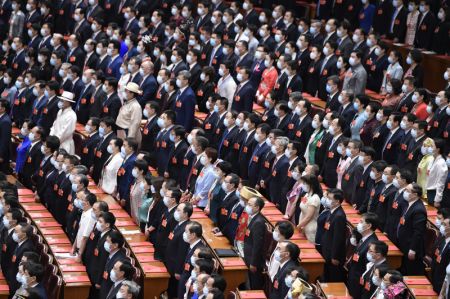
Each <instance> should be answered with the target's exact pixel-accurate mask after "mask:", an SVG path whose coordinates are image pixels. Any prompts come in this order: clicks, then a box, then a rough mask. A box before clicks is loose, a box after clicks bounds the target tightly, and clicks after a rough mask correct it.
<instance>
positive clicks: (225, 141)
mask: <svg viewBox="0 0 450 299" xmlns="http://www.w3.org/2000/svg"><path fill="white" fill-rule="evenodd" d="M236 118H237V113H236V112H234V111H231V112H227V114H226V117H225V120H224V124H225V127H226V129H225V131H224V132H223V135H222V139H221V140H220V142H219V146H218V155H219V158H220V159H222V160H225V161H228V162H230V163H231V162H232V161H233V157H232V156H233V145H234V143H235V139H236V137H237V135H238V132H239V128H238V127H237V126H236Z"/></svg>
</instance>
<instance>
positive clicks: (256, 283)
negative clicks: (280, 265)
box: [248, 269, 264, 290]
mask: <svg viewBox="0 0 450 299" xmlns="http://www.w3.org/2000/svg"><path fill="white" fill-rule="evenodd" d="M248 284H249V286H250V289H251V290H263V289H264V274H263V271H262V269H257V271H256V272H255V273H253V272H252V271H248Z"/></svg>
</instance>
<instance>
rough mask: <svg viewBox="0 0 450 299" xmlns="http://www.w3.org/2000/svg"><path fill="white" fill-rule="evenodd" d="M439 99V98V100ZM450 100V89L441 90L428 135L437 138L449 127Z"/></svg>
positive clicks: (437, 97) (436, 100)
mask: <svg viewBox="0 0 450 299" xmlns="http://www.w3.org/2000/svg"><path fill="white" fill-rule="evenodd" d="M438 99H439V100H438ZM449 102H450V91H444V90H441V91H439V92H438V94H437V95H436V99H435V104H436V105H437V108H436V111H434V115H433V118H432V119H431V121H430V122H429V124H430V125H429V126H428V129H427V131H428V134H427V135H428V137H430V138H435V137H440V136H443V134H444V131H445V129H446V127H447V122H448V120H449V119H450V116H449V115H448V114H447V112H446V109H447V106H448V103H449Z"/></svg>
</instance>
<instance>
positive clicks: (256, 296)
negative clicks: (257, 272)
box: [236, 290, 267, 299]
mask: <svg viewBox="0 0 450 299" xmlns="http://www.w3.org/2000/svg"><path fill="white" fill-rule="evenodd" d="M236 297H237V298H239V299H266V298H267V297H266V294H264V291H262V290H249V291H240V290H236Z"/></svg>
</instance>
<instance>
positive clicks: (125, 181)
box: [117, 137, 138, 213]
mask: <svg viewBox="0 0 450 299" xmlns="http://www.w3.org/2000/svg"><path fill="white" fill-rule="evenodd" d="M137 150H138V142H137V141H136V139H134V138H131V137H128V138H125V140H124V141H123V146H122V148H121V153H120V154H121V155H122V157H123V162H122V166H121V167H120V168H119V170H118V172H117V192H118V198H119V199H120V205H121V206H122V207H124V208H125V210H126V211H127V212H128V213H131V205H130V188H131V186H132V183H133V181H134V177H133V174H132V171H133V168H134V167H135V165H134V162H135V161H136V152H137Z"/></svg>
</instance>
